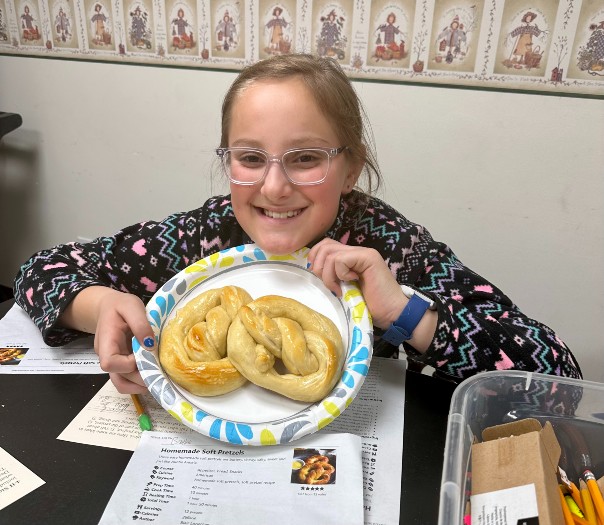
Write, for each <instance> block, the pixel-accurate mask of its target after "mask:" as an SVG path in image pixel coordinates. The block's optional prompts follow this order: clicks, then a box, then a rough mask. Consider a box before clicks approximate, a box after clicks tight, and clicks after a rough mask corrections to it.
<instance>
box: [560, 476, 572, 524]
mask: <svg viewBox="0 0 604 525" xmlns="http://www.w3.org/2000/svg"><path fill="white" fill-rule="evenodd" d="M558 492H559V494H560V505H562V515H563V516H564V525H575V522H574V520H573V513H572V512H571V511H570V509H569V508H568V505H567V504H566V499H565V498H564V494H563V493H562V487H560V485H558Z"/></svg>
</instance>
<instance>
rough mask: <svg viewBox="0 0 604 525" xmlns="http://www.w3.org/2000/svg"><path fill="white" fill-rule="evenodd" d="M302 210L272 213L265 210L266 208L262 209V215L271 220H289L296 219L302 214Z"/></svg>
mask: <svg viewBox="0 0 604 525" xmlns="http://www.w3.org/2000/svg"><path fill="white" fill-rule="evenodd" d="M302 211H303V209H302V208H299V209H297V210H288V211H272V210H267V209H266V208H262V213H263V214H264V215H265V216H266V217H269V218H271V219H291V218H292V217H296V216H297V215H300V214H301V213H302Z"/></svg>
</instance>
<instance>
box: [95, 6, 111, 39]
mask: <svg viewBox="0 0 604 525" xmlns="http://www.w3.org/2000/svg"><path fill="white" fill-rule="evenodd" d="M93 10H94V11H93V14H92V16H91V17H90V23H91V28H92V35H93V37H92V44H93V45H94V46H98V47H105V46H110V45H111V40H112V24H111V20H110V18H109V17H108V16H107V15H106V14H105V13H106V12H109V11H108V9H107V8H106V7H105V5H104V4H103V3H101V2H96V3H95V4H94V7H93Z"/></svg>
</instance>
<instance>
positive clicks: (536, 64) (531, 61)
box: [493, 0, 560, 77]
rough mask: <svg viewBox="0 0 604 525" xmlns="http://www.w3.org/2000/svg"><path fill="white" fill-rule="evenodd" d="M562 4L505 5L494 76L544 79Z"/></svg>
mask: <svg viewBox="0 0 604 525" xmlns="http://www.w3.org/2000/svg"><path fill="white" fill-rule="evenodd" d="M559 3H560V0H531V1H530V2H527V1H526V0H508V1H507V2H506V3H505V4H504V9H503V13H502V21H501V28H500V30H499V42H498V45H497V51H496V55H495V60H494V62H493V65H494V72H495V73H503V74H506V75H523V76H533V77H543V76H544V75H545V70H546V67H547V64H546V61H547V57H548V55H549V54H550V53H549V46H550V44H551V42H550V41H551V34H552V32H553V28H554V27H555V24H556V15H557V12H558V5H559Z"/></svg>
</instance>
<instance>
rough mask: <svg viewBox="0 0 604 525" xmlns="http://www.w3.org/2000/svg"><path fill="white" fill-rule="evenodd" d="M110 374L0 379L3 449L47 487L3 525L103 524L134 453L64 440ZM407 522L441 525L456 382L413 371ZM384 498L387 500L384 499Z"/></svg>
mask: <svg viewBox="0 0 604 525" xmlns="http://www.w3.org/2000/svg"><path fill="white" fill-rule="evenodd" d="M107 380H108V376H107V375H105V374H101V375H99V374H93V375H84V374H69V375H68V374H58V375H37V374H36V375H24V374H16V375H4V374H2V375H0V447H1V448H3V449H4V450H6V452H8V453H9V454H10V455H11V456H13V457H14V458H15V459H17V460H18V461H19V462H21V463H22V464H23V465H25V466H26V467H27V468H29V469H30V470H31V471H33V472H34V473H35V474H36V475H38V476H39V477H40V478H42V480H44V481H45V483H44V485H42V486H41V487H39V488H37V489H35V490H34V491H33V492H30V493H29V494H27V495H26V496H24V497H22V498H21V499H19V500H17V501H15V502H14V503H12V504H10V505H9V506H8V507H6V508H5V509H3V510H0V523H1V524H3V525H21V524H23V525H32V524H42V523H43V524H45V525H54V524H61V525H65V524H77V525H89V524H97V523H98V521H99V519H100V518H101V515H102V514H103V511H104V509H105V507H106V505H107V503H108V502H109V499H110V498H111V495H112V493H113V490H114V489H115V487H116V485H117V483H118V481H119V479H120V477H121V475H122V473H123V472H124V469H125V468H126V465H127V464H128V461H129V460H130V457H131V456H132V452H130V451H124V450H117V449H111V448H105V447H97V446H92V445H82V444H78V443H72V442H69V441H62V440H59V439H57V436H58V435H59V434H60V433H61V432H62V431H63V430H64V429H65V427H66V426H67V425H68V424H69V423H70V422H71V421H72V420H73V418H74V417H75V416H76V415H77V414H78V413H79V412H80V411H81V410H82V409H83V408H84V406H85V405H86V404H87V403H88V401H90V399H91V398H92V397H94V395H95V394H96V393H97V392H98V390H99V389H100V388H101V387H102V386H103V385H104V384H105V382H106V381H107ZM406 381H407V382H406V393H405V430H404V436H403V474H402V480H401V515H400V516H401V517H400V523H401V524H405V525H413V524H417V525H430V524H434V523H436V522H437V518H438V503H439V491H440V481H441V475H442V464H443V451H444V446H445V438H446V424H447V414H448V412H449V405H450V400H451V395H452V393H453V390H454V388H455V385H454V384H453V383H449V382H447V381H444V380H442V379H439V378H436V377H431V376H428V375H425V374H420V373H418V372H414V371H407V377H406ZM377 498H378V500H379V496H377Z"/></svg>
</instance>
